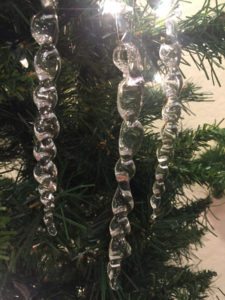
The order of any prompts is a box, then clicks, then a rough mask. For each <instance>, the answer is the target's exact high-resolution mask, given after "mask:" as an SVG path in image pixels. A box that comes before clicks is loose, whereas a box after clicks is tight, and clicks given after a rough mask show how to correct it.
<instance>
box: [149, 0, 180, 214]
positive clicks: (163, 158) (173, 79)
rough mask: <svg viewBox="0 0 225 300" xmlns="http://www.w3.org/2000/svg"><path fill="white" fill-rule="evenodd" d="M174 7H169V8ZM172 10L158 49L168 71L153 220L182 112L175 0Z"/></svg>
mask: <svg viewBox="0 0 225 300" xmlns="http://www.w3.org/2000/svg"><path fill="white" fill-rule="evenodd" d="M173 6H174V8H173V9H172V7H173ZM170 8H171V9H172V10H171V12H170V15H169V16H168V17H167V19H166V21H165V26H166V38H165V43H163V44H162V45H161V47H160V50H159V56H160V58H161V60H162V62H163V63H164V65H165V67H166V69H167V74H166V75H165V77H164V78H163V80H162V87H163V90H164V92H165V95H166V97H167V101H166V103H165V105H164V107H163V109H162V117H163V120H164V126H163V128H162V132H161V138H162V146H161V148H160V149H158V152H157V158H158V166H157V168H156V172H155V183H154V185H153V195H152V197H151V199H150V203H151V206H152V208H153V215H152V217H153V219H154V218H156V217H157V215H158V214H160V204H161V198H162V194H163V193H164V191H165V178H166V176H167V174H168V171H169V162H170V160H171V158H172V157H173V153H174V148H173V143H174V140H175V139H176V135H177V122H178V120H179V117H180V113H181V104H180V101H179V93H180V90H181V88H182V84H183V81H182V76H181V73H180V71H179V64H180V59H181V46H180V44H179V42H178V38H177V23H178V20H179V17H180V16H181V9H180V6H179V4H177V1H176V0H174V1H173V3H172V2H171V7H170Z"/></svg>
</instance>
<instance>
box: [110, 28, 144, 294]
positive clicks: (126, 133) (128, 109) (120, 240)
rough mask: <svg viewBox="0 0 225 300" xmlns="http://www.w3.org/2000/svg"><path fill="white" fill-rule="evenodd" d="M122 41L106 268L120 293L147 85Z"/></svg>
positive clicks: (133, 51) (134, 54)
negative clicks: (116, 149)
mask: <svg viewBox="0 0 225 300" xmlns="http://www.w3.org/2000/svg"><path fill="white" fill-rule="evenodd" d="M120 30H126V26H124V25H123V29H122V27H120ZM122 33H124V32H122ZM123 37H124V39H122V40H121V41H120V43H119V45H118V46H117V47H116V48H115V50H114V52H113V62H114V64H115V65H116V67H117V68H118V69H119V70H120V71H121V72H122V73H123V80H122V81H121V82H120V83H119V86H118V93H117V107H118V111H119V114H120V116H121V117H122V119H123V122H122V125H121V129H120V135H119V154H120V158H119V160H118V161H117V163H116V166H115V177H116V180H117V182H118V187H117V189H116V192H115V194H114V197H113V200H112V211H113V215H114V216H113V218H112V220H111V222H110V225H109V229H110V234H111V241H110V245H109V263H108V268H107V272H108V277H109V281H110V286H111V288H112V289H113V290H117V289H118V282H117V280H118V277H119V274H120V270H121V262H122V259H123V258H125V257H127V256H129V255H130V254H131V246H130V245H129V243H128V242H127V241H126V234H128V233H130V231H131V227H130V222H129V220H128V217H127V216H128V214H129V213H130V212H131V210H132V209H133V207H134V201H133V197H132V194H131V189H130V180H131V178H132V177H133V176H134V174H135V164H134V161H133V156H134V155H135V154H136V153H137V151H138V149H139V147H140V145H141V141H142V138H143V127H142V125H141V123H140V122H139V121H138V116H139V113H140V110H141V106H142V94H143V85H144V79H143V76H142V70H143V66H142V63H141V57H140V53H139V51H138V49H137V47H136V46H135V45H134V44H133V43H132V42H130V39H129V38H126V34H125V35H123ZM127 37H128V36H127Z"/></svg>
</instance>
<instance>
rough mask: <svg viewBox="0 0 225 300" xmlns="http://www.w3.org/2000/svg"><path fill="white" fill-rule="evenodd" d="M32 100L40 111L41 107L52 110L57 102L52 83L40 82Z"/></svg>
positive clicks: (47, 81)
mask: <svg viewBox="0 0 225 300" xmlns="http://www.w3.org/2000/svg"><path fill="white" fill-rule="evenodd" d="M33 100H34V103H35V104H36V106H37V109H38V110H39V111H40V110H41V109H42V108H43V107H46V106H47V107H49V109H54V108H55V106H56V104H57V102H58V94H57V90H56V87H55V85H53V82H52V81H49V80H45V81H42V82H41V83H40V84H39V86H38V87H37V88H36V89H35V90H34V93H33Z"/></svg>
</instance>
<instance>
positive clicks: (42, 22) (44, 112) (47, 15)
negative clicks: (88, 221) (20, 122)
mask: <svg viewBox="0 0 225 300" xmlns="http://www.w3.org/2000/svg"><path fill="white" fill-rule="evenodd" d="M42 5H43V7H44V9H43V11H41V12H40V13H38V14H37V15H35V16H34V17H33V19H32V21H31V33H32V36H33V37H34V39H35V40H36V42H37V43H38V44H39V45H40V48H39V50H38V52H37V53H36V55H35V58H34V67H35V71H36V74H37V77H38V79H39V85H38V86H37V88H36V89H35V90H34V92H33V100H34V103H35V105H36V106H37V109H38V113H39V114H38V117H37V118H36V121H35V123H34V133H35V136H36V139H37V142H36V144H35V146H34V149H33V154H34V157H35V159H36V160H37V164H36V166H35V168H34V177H35V179H36V180H37V182H38V183H39V188H38V190H39V194H40V201H41V202H42V203H43V205H44V218H43V220H44V223H45V225H46V227H47V230H48V232H49V234H50V235H53V236H55V235H56V234H57V231H56V228H55V225H54V220H53V209H54V206H55V205H54V200H55V197H54V193H55V192H56V189H57V168H56V165H55V164H54V163H53V161H52V160H53V159H54V158H55V156H56V146H55V144H54V141H53V139H54V138H55V137H56V136H57V135H58V133H59V130H60V126H59V122H58V120H57V117H56V115H55V114H54V111H53V110H54V108H55V106H56V104H57V101H58V95H57V90H56V86H55V80H56V78H57V76H58V74H59V71H60V67H61V60H60V56H59V53H58V51H57V49H56V47H55V44H56V43H57V39H58V17H57V14H56V11H55V8H56V6H57V1H54V0H42Z"/></svg>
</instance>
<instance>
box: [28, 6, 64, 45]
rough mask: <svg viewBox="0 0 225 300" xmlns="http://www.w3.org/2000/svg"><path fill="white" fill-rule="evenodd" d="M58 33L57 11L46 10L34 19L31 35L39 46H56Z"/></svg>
mask: <svg viewBox="0 0 225 300" xmlns="http://www.w3.org/2000/svg"><path fill="white" fill-rule="evenodd" d="M58 31H59V29H58V17H57V14H56V12H55V11H53V10H48V11H47V10H45V11H44V12H39V13H38V14H37V15H35V16H34V17H33V18H32V21H31V34H32V36H33V38H34V39H35V40H36V42H37V43H38V44H39V45H44V44H56V43H57V40H58Z"/></svg>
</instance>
